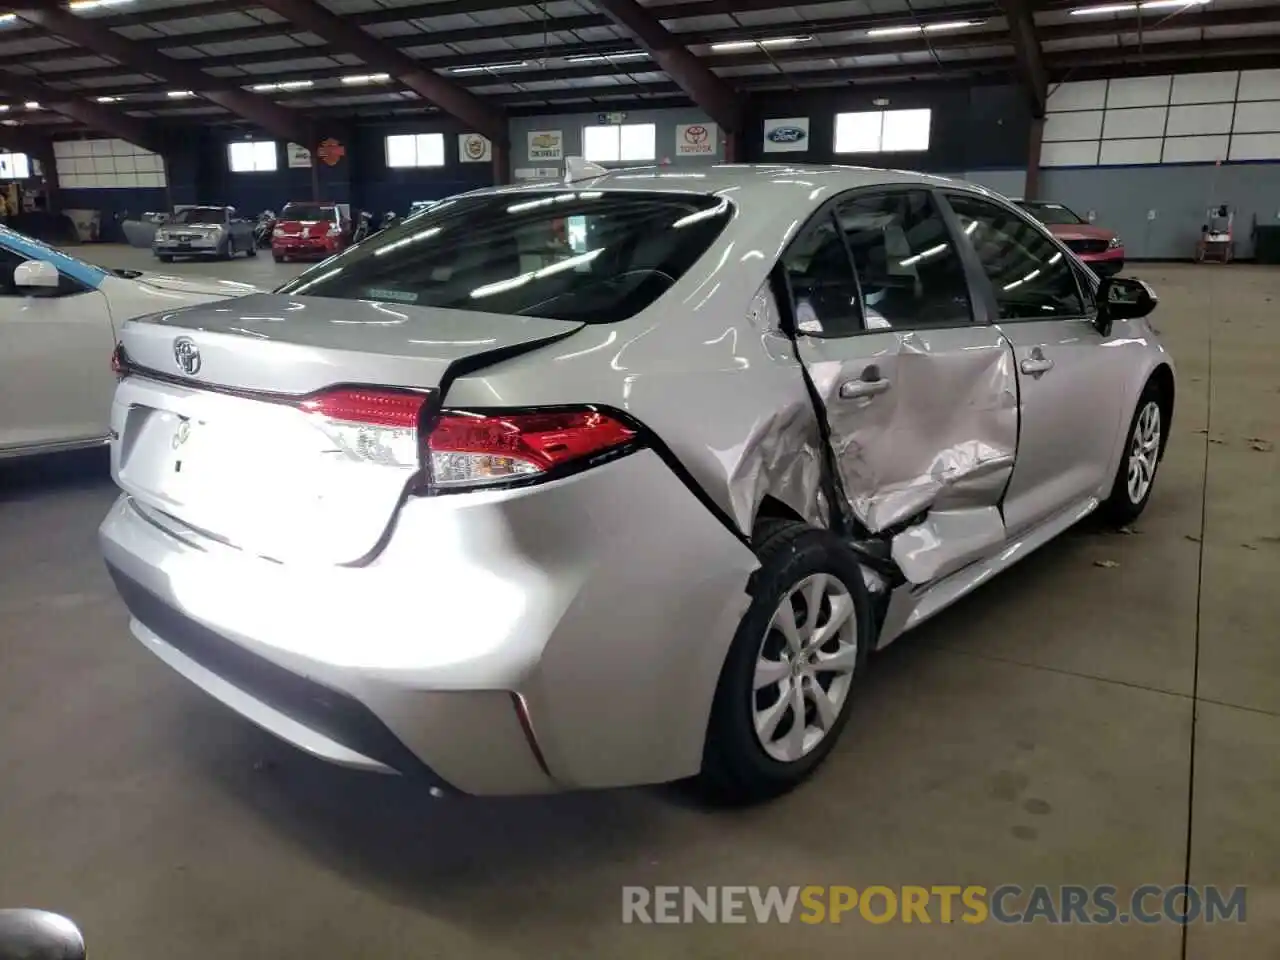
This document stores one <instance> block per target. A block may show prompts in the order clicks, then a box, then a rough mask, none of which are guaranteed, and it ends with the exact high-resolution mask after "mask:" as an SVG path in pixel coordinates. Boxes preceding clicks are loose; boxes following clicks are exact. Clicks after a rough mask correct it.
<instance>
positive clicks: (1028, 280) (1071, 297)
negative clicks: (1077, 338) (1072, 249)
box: [947, 194, 1085, 320]
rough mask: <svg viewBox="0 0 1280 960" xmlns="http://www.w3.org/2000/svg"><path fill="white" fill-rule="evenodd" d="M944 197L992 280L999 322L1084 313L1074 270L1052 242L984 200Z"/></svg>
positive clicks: (1045, 318) (1075, 315) (1010, 213)
mask: <svg viewBox="0 0 1280 960" xmlns="http://www.w3.org/2000/svg"><path fill="white" fill-rule="evenodd" d="M947 201H948V202H949V203H950V204H951V207H952V209H953V210H955V212H956V216H957V217H958V218H959V220H960V224H961V226H962V227H963V229H964V232H965V235H966V236H967V237H968V238H969V242H970V243H972V244H973V249H974V250H975V251H976V252H977V254H978V259H979V260H981V261H982V269H983V271H985V273H986V275H987V277H988V279H990V280H991V286H992V287H993V288H994V292H995V295H996V304H997V305H998V306H999V308H1000V319H1001V320H1053V319H1055V318H1060V317H1061V318H1066V317H1081V316H1084V312H1085V310H1084V301H1083V300H1082V298H1081V296H1080V287H1079V285H1078V284H1077V283H1076V275H1075V271H1074V270H1073V269H1072V267H1071V263H1070V260H1069V258H1068V257H1067V256H1066V255H1065V254H1063V252H1062V250H1060V249H1059V248H1058V245H1057V244H1055V243H1054V242H1053V241H1052V240H1050V239H1049V238H1048V237H1046V236H1045V235H1044V234H1043V233H1042V232H1041V231H1040V230H1039V229H1037V228H1036V227H1034V226H1032V225H1031V224H1030V223H1028V222H1027V221H1026V220H1024V219H1023V218H1022V217H1020V216H1018V215H1017V214H1015V213H1014V212H1013V211H1011V210H1006V209H1005V208H1004V207H1001V206H1000V205H998V204H995V203H991V202H990V201H989V200H984V199H982V198H981V197H973V196H968V195H966V194H949V195H948V196H947Z"/></svg>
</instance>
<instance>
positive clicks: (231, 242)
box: [216, 237, 236, 260]
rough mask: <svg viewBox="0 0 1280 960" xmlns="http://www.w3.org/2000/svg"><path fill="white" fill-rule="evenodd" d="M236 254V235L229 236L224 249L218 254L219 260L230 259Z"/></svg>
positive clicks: (223, 246)
mask: <svg viewBox="0 0 1280 960" xmlns="http://www.w3.org/2000/svg"><path fill="white" fill-rule="evenodd" d="M235 255H236V241H235V238H234V237H227V241H226V243H224V244H223V245H222V249H221V250H219V251H218V252H217V254H216V256H217V258H218V259H219V260H230V259H231V258H232V257H234V256H235Z"/></svg>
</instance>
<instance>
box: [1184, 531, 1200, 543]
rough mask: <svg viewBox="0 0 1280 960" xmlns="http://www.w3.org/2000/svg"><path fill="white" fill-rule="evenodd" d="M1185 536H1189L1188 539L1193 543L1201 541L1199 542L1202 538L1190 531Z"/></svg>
mask: <svg viewBox="0 0 1280 960" xmlns="http://www.w3.org/2000/svg"><path fill="white" fill-rule="evenodd" d="M1185 536H1186V538H1187V539H1188V540H1190V541H1191V542H1192V543H1199V542H1200V538H1199V537H1197V536H1196V535H1195V534H1194V533H1188V534H1185Z"/></svg>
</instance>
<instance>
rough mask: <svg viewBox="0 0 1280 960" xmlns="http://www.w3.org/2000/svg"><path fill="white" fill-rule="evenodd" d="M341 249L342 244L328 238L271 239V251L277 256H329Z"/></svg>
mask: <svg viewBox="0 0 1280 960" xmlns="http://www.w3.org/2000/svg"><path fill="white" fill-rule="evenodd" d="M340 249H342V244H340V243H334V242H332V241H327V240H291V241H286V242H284V243H281V242H280V241H279V240H272V241H271V253H272V256H276V257H327V256H330V255H332V254H335V253H337V252H338V251H339V250H340Z"/></svg>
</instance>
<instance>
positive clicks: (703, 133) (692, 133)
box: [684, 125, 707, 146]
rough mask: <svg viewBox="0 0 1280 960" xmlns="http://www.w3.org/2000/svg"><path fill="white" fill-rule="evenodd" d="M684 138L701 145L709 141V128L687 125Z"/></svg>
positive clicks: (695, 144) (688, 141)
mask: <svg viewBox="0 0 1280 960" xmlns="http://www.w3.org/2000/svg"><path fill="white" fill-rule="evenodd" d="M684 139H685V141H686V142H687V143H690V144H693V145H694V146H701V145H702V144H704V143H706V142H707V128H706V127H702V126H697V125H694V126H688V127H685V128H684Z"/></svg>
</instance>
